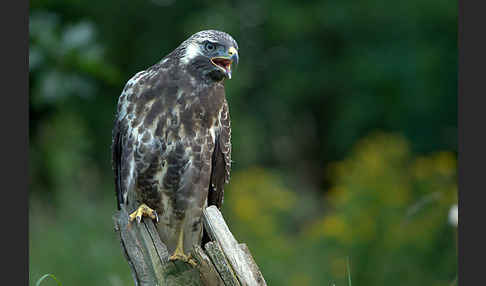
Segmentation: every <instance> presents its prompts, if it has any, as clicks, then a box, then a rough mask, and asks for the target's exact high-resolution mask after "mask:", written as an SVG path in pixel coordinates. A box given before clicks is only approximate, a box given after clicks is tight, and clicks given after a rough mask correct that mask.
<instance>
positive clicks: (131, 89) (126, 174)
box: [111, 71, 146, 209]
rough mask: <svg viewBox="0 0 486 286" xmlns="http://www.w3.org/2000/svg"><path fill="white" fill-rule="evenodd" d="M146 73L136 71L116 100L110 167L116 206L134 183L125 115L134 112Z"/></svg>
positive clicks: (127, 121) (132, 146)
mask: <svg viewBox="0 0 486 286" xmlns="http://www.w3.org/2000/svg"><path fill="white" fill-rule="evenodd" d="M145 75H146V72H145V71H142V72H139V73H137V74H136V75H135V76H133V77H132V78H131V79H130V80H129V81H128V82H127V84H126V85H125V88H124V89H123V91H122V93H121V95H120V98H119V100H118V109H117V114H116V117H115V123H114V128H113V133H112V146H111V149H112V168H113V172H114V175H115V195H116V198H117V208H118V209H120V205H121V204H122V203H126V198H127V192H128V191H129V190H130V189H131V188H132V187H133V186H134V184H135V177H136V174H135V172H136V171H135V170H136V168H134V167H135V162H134V158H133V151H134V136H133V134H132V136H131V135H130V132H131V131H132V130H131V128H130V121H129V120H127V115H129V114H131V113H133V112H134V110H135V109H136V107H137V106H136V104H135V102H134V101H133V98H135V95H136V94H138V93H141V92H143V91H144V88H143V86H142V85H141V84H139V82H138V81H139V80H140V78H142V77H143V76H145Z"/></svg>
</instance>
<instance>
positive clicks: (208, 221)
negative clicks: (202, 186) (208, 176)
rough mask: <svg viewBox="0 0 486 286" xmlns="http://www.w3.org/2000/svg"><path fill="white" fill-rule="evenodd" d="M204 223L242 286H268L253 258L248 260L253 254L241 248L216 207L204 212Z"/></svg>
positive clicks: (208, 208)
mask: <svg viewBox="0 0 486 286" xmlns="http://www.w3.org/2000/svg"><path fill="white" fill-rule="evenodd" d="M203 223H204V228H205V229H206V231H207V233H208V234H209V237H210V238H211V240H212V241H216V242H218V244H219V246H220V247H221V249H222V251H223V253H224V254H225V256H226V258H227V260H228V262H229V264H230V266H231V267H232V269H233V270H234V273H235V274H236V277H237V278H238V281H239V282H240V284H241V285H244V286H246V285H249V286H266V282H265V279H263V275H262V274H261V272H260V271H259V269H258V267H255V266H254V265H253V264H255V265H256V263H255V262H254V260H253V258H251V259H249V258H248V256H251V254H250V253H249V251H248V252H245V251H244V250H243V249H242V248H241V247H240V245H239V244H238V241H236V239H235V238H234V236H233V234H232V233H231V231H230V230H229V228H228V225H227V224H226V222H225V220H224V218H223V216H222V214H221V212H220V211H219V209H218V208H217V207H216V206H210V207H207V208H206V209H205V210H204V211H203Z"/></svg>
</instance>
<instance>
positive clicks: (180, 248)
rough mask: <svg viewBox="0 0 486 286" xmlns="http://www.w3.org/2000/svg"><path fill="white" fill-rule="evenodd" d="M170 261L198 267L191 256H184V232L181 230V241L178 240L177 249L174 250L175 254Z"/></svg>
mask: <svg viewBox="0 0 486 286" xmlns="http://www.w3.org/2000/svg"><path fill="white" fill-rule="evenodd" d="M169 260H170V261H175V260H181V261H184V262H186V263H189V264H191V265H192V266H193V267H195V266H197V263H196V261H194V259H192V258H191V254H190V253H189V255H185V254H184V231H183V230H181V232H180V234H179V239H178V240H177V247H176V249H175V250H174V253H173V254H172V255H171V256H170V257H169Z"/></svg>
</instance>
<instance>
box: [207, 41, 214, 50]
mask: <svg viewBox="0 0 486 286" xmlns="http://www.w3.org/2000/svg"><path fill="white" fill-rule="evenodd" d="M214 49H216V46H215V45H214V44H213V43H211V42H207V43H206V50H208V51H210V52H212V51H214Z"/></svg>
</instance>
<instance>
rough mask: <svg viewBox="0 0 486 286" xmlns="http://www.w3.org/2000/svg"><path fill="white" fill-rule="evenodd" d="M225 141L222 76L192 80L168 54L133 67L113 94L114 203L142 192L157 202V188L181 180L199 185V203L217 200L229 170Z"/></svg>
mask: <svg viewBox="0 0 486 286" xmlns="http://www.w3.org/2000/svg"><path fill="white" fill-rule="evenodd" d="M230 141H231V128H230V118H229V111H228V105H227V102H226V98H225V93H224V86H223V83H221V82H217V83H205V82H203V83H201V82H200V81H196V80H195V79H194V78H193V77H191V76H188V75H187V73H185V71H184V70H183V69H182V68H181V67H180V66H178V65H176V63H173V62H171V60H170V59H169V58H166V59H164V60H162V61H161V62H160V63H158V64H156V65H155V66H153V67H151V68H149V69H147V70H146V71H142V72H139V73H137V74H136V75H135V76H133V77H132V78H131V79H130V80H129V81H128V82H127V84H126V86H125V88H124V89H123V92H122V94H121V95H120V98H119V103H118V109H117V116H116V119H115V124H114V129H113V141H112V152H113V154H112V155H113V169H114V172H115V191H116V197H117V202H118V208H120V204H122V203H127V200H130V199H132V200H133V199H135V200H140V199H142V200H146V201H148V202H149V203H150V201H154V202H153V203H152V206H153V207H155V208H156V209H161V208H163V207H164V206H162V205H161V204H160V202H156V201H157V200H160V199H161V198H160V195H158V192H157V188H161V187H162V188H163V189H170V188H182V187H184V186H188V185H190V186H191V187H194V188H206V190H208V193H207V200H208V201H207V204H208V205H216V206H218V208H220V207H221V205H222V202H223V192H224V184H225V183H227V182H228V181H229V176H230V167H231V142H230ZM188 168H193V169H194V170H193V171H192V172H187V169H188ZM195 172H196V173H195ZM189 174H190V176H189ZM200 176H207V177H208V180H209V181H208V182H207V185H206V186H203V185H198V184H203V183H206V180H200V179H199V178H200ZM186 179H187V180H188V181H185V182H182V181H184V180H186ZM131 192H133V194H131ZM135 193H136V194H135ZM160 211H162V210H160Z"/></svg>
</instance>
